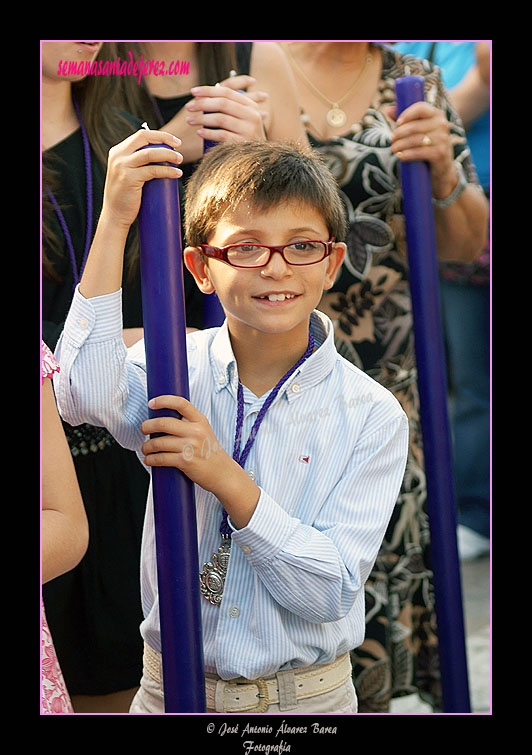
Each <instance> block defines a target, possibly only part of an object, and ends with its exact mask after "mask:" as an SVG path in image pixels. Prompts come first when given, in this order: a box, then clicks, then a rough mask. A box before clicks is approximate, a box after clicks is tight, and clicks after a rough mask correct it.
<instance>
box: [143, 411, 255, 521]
mask: <svg viewBox="0 0 532 755" xmlns="http://www.w3.org/2000/svg"><path fill="white" fill-rule="evenodd" d="M148 406H149V407H150V409H155V410H159V409H171V410H173V411H175V412H177V413H178V414H180V415H181V417H182V419H177V418H176V417H153V418H151V419H147V420H146V421H145V422H143V423H142V425H141V430H142V432H143V433H144V434H145V435H152V434H155V433H163V435H159V436H158V437H155V438H153V437H151V438H150V439H149V440H147V441H146V442H145V443H144V444H143V446H142V452H143V454H145V458H144V463H145V464H146V465H147V466H149V467H177V468H178V469H180V470H181V471H182V472H184V474H186V475H187V477H189V478H190V479H191V480H192V481H193V482H195V483H197V484H198V485H200V486H201V487H202V488H203V489H204V490H207V491H209V492H210V493H213V494H214V495H215V496H216V498H217V499H218V500H219V501H220V503H221V504H222V506H224V508H225V509H226V510H227V513H228V514H229V516H230V517H231V520H232V522H233V523H234V524H235V526H236V527H237V528H240V527H244V526H245V525H246V524H247V522H248V521H249V519H250V518H251V516H252V514H253V511H254V510H255V506H256V505H257V502H258V500H259V496H260V489H259V488H258V487H257V485H255V483H254V482H253V481H252V480H251V479H250V477H249V476H248V475H247V473H246V472H245V471H244V470H243V469H242V467H241V466H240V465H239V464H238V463H237V462H236V461H234V459H232V458H231V456H229V454H228V453H227V452H226V451H225V449H224V448H222V446H221V445H220V443H219V442H218V439H217V438H216V436H215V434H214V431H213V429H212V427H211V426H210V424H209V421H208V420H207V418H206V417H205V416H204V415H203V414H202V413H201V412H200V411H198V409H196V407H195V406H194V405H193V404H191V403H190V401H187V399H185V398H183V397H181V396H158V397H156V398H153V399H151V401H149V402H148Z"/></svg>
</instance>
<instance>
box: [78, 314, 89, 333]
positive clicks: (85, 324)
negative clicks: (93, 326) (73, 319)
mask: <svg viewBox="0 0 532 755" xmlns="http://www.w3.org/2000/svg"><path fill="white" fill-rule="evenodd" d="M79 327H80V328H83V330H87V328H88V327H89V321H88V320H87V318H86V317H80V319H79Z"/></svg>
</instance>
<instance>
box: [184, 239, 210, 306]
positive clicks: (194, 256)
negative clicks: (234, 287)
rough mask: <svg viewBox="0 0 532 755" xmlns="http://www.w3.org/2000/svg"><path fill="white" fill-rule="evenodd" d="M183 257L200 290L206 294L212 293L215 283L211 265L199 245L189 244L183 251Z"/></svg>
mask: <svg viewBox="0 0 532 755" xmlns="http://www.w3.org/2000/svg"><path fill="white" fill-rule="evenodd" d="M183 259H184V261H185V265H186V268H187V270H188V271H189V273H190V274H191V275H192V276H193V278H194V280H195V281H196V284H197V286H198V288H199V290H200V291H201V292H202V293H204V294H212V293H213V291H214V285H213V284H212V281H211V279H210V276H209V266H208V264H207V260H206V257H205V256H204V255H203V253H202V251H201V248H200V247H199V246H187V247H186V249H185V250H184V251H183Z"/></svg>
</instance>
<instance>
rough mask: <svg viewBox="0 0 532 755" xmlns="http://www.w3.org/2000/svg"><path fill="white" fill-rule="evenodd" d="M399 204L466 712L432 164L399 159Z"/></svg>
mask: <svg viewBox="0 0 532 755" xmlns="http://www.w3.org/2000/svg"><path fill="white" fill-rule="evenodd" d="M395 93H396V98H397V115H400V113H401V112H402V111H403V110H405V109H406V108H408V107H409V106H410V105H412V104H414V103H415V102H418V101H420V100H423V99H424V91H423V79H422V78H421V77H419V76H406V77H404V78H399V79H397V81H396V84H395ZM401 182H402V188H403V209H404V215H405V226H406V241H407V248H408V265H409V279H410V290H411V295H412V309H413V318H414V338H415V350H416V362H417V373H418V390H419V403H420V417H421V429H422V434H423V450H424V457H425V472H426V478H427V508H428V513H429V523H430V533H431V557H432V568H433V572H434V591H435V601H436V616H437V622H438V641H439V656H440V673H441V683H442V694H443V707H444V711H445V712H455V713H469V712H470V704H469V687H468V674H467V658H466V649H465V632H464V619H463V608H462V589H461V580H460V566H459V560H458V549H457V542H456V502H455V494H454V483H453V480H454V474H453V460H452V446H451V433H450V428H449V418H448V412H447V384H446V368H445V352H444V345H443V335H442V327H441V316H440V294H439V280H438V263H437V257H436V234H435V227H434V209H433V206H432V187H431V181H430V167H429V165H428V163H426V162H423V161H415V162H405V163H401Z"/></svg>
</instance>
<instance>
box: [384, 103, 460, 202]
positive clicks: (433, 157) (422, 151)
mask: <svg viewBox="0 0 532 755" xmlns="http://www.w3.org/2000/svg"><path fill="white" fill-rule="evenodd" d="M392 117H393V115H392ZM450 131H451V126H450V123H449V121H448V120H447V118H446V117H445V114H444V113H443V111H442V110H440V109H438V108H435V107H433V106H432V105H429V103H428V102H424V101H421V102H415V103H414V104H413V105H411V106H410V107H408V108H405V110H403V112H402V113H401V115H400V116H399V118H398V119H397V126H396V128H395V130H394V132H393V136H392V146H391V150H392V152H393V153H394V154H396V155H397V157H398V158H399V159H400V160H401V161H403V162H411V161H413V160H424V161H426V162H428V163H430V169H431V170H430V175H431V180H432V187H433V193H434V195H435V196H440V195H441V196H447V195H448V194H450V193H451V191H452V190H453V188H454V187H455V185H456V182H457V180H458V175H457V172H456V167H455V165H454V155H453V147H452V144H451V139H450ZM449 187H450V188H449Z"/></svg>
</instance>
